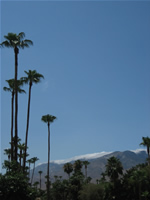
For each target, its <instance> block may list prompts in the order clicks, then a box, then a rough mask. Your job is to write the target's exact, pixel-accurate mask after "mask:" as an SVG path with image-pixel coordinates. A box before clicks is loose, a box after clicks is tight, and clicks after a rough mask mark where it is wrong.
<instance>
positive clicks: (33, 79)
mask: <svg viewBox="0 0 150 200" xmlns="http://www.w3.org/2000/svg"><path fill="white" fill-rule="evenodd" d="M24 72H25V73H26V74H27V77H22V78H21V80H23V81H24V82H25V83H26V84H27V83H28V84H29V97H28V110H27V125H26V136H25V153H24V163H23V170H25V165H26V155H27V142H28V130H29V116H30V102H31V87H32V85H33V83H35V84H37V83H39V82H40V80H41V78H44V76H43V75H42V74H39V73H37V72H36V70H33V71H32V70H29V71H28V72H27V71H24Z"/></svg>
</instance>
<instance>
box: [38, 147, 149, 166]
mask: <svg viewBox="0 0 150 200" xmlns="http://www.w3.org/2000/svg"><path fill="white" fill-rule="evenodd" d="M130 151H131V152H134V153H140V152H141V151H146V150H145V149H136V150H130ZM111 153H113V152H105V151H102V152H99V153H92V154H85V155H80V156H75V157H72V158H68V159H65V160H52V161H51V163H55V164H65V163H68V162H72V161H75V160H82V159H83V160H90V159H95V158H100V157H102V156H105V155H108V154H111ZM42 164H46V162H45V163H40V164H38V165H42Z"/></svg>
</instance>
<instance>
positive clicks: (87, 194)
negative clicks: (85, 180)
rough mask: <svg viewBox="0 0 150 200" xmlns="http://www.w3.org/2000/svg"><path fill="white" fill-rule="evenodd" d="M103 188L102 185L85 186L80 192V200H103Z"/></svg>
mask: <svg viewBox="0 0 150 200" xmlns="http://www.w3.org/2000/svg"><path fill="white" fill-rule="evenodd" d="M103 198H104V187H103V186H102V185H95V184H92V183H90V184H87V185H84V186H83V189H82V190H81V191H80V196H79V199H80V200H103Z"/></svg>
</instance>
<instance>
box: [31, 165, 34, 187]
mask: <svg viewBox="0 0 150 200" xmlns="http://www.w3.org/2000/svg"><path fill="white" fill-rule="evenodd" d="M34 170H35V162H34V167H33V171H32V178H31V185H32V182H33V176H34Z"/></svg>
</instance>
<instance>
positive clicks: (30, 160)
mask: <svg viewBox="0 0 150 200" xmlns="http://www.w3.org/2000/svg"><path fill="white" fill-rule="evenodd" d="M27 162H28V163H29V176H28V177H29V180H30V165H31V163H33V160H32V158H31V159H29V160H27Z"/></svg>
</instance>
